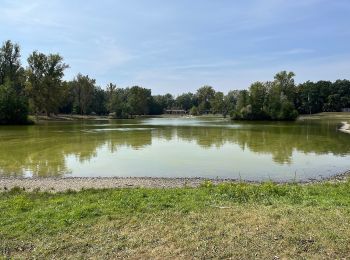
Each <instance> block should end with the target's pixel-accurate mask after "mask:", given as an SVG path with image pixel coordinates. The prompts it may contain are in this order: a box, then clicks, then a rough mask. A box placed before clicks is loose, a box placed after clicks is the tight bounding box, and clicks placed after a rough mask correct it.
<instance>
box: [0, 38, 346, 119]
mask: <svg viewBox="0 0 350 260" xmlns="http://www.w3.org/2000/svg"><path fill="white" fill-rule="evenodd" d="M27 62H28V65H27V67H26V68H24V67H23V66H22V65H21V62H20V47H19V46H18V45H17V44H14V43H12V42H11V41H6V42H5V43H4V44H3V45H2V47H1V49H0V124H21V123H26V122H27V118H28V114H32V115H39V114H46V115H47V116H50V115H52V114H58V113H65V114H82V115H91V114H97V115H110V116H113V117H115V118H130V117H134V116H135V115H159V114H162V113H164V111H165V110H166V109H182V110H185V111H186V112H188V113H189V114H192V115H201V114H208V113H212V114H222V115H224V116H227V115H230V117H231V118H232V119H240V120H294V119H295V118H296V117H297V116H298V115H299V114H309V113H318V112H324V111H341V109H342V108H346V107H350V81H348V80H337V81H335V82H330V81H319V82H316V83H314V82H310V81H308V82H305V83H302V84H299V85H296V84H295V82H294V76H295V75H294V73H293V72H286V71H282V72H280V73H277V74H276V75H275V77H274V80H273V81H268V82H255V83H253V84H252V85H251V86H250V88H249V89H248V90H233V91H230V92H228V93H227V94H226V95H225V94H224V93H223V92H220V91H215V90H214V89H213V88H212V87H211V86H203V87H201V88H199V89H198V90H197V91H196V93H190V92H189V93H184V94H181V95H179V96H177V97H175V96H173V95H172V94H165V95H152V93H151V90H150V89H146V88H142V87H139V86H133V87H130V88H118V87H117V86H116V85H115V84H113V83H110V84H108V85H107V86H106V87H105V88H101V87H100V86H98V85H97V84H96V80H95V79H93V78H90V77H89V76H88V75H82V74H78V75H76V77H75V78H74V79H73V80H71V81H65V80H63V77H64V72H65V70H66V69H67V68H69V66H68V65H67V64H65V63H64V62H63V58H62V57H61V56H60V55H59V54H48V55H46V54H44V53H40V52H37V51H34V52H33V53H31V54H30V55H29V57H28V59H27Z"/></svg>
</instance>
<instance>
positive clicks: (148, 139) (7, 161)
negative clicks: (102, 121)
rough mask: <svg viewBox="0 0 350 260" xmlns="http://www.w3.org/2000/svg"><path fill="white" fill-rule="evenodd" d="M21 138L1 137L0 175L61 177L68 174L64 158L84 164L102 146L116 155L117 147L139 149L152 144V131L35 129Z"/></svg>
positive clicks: (94, 155)
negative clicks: (72, 157)
mask: <svg viewBox="0 0 350 260" xmlns="http://www.w3.org/2000/svg"><path fill="white" fill-rule="evenodd" d="M71 130H72V129H71ZM70 132H72V133H71V134H70ZM22 134H23V133H22ZM14 136H15V135H14ZM46 136H47V137H46ZM28 137H29V138H28ZM7 138H8V137H7ZM23 138H24V139H18V138H16V139H14V140H12V141H11V140H8V139H3V140H1V138H0V143H1V146H0V174H2V175H6V176H9V175H12V176H23V175H24V173H25V172H26V171H27V172H30V173H31V174H32V175H33V176H42V177H43V176H62V175H64V174H67V173H69V172H70V171H69V169H68V168H67V165H66V163H67V156H75V157H76V159H77V160H79V162H84V161H89V160H90V159H91V158H93V157H96V156H97V151H98V149H99V148H101V147H102V146H104V145H106V146H107V148H108V150H109V151H111V152H115V151H116V150H117V149H118V147H120V146H124V147H125V146H126V147H132V148H133V149H139V148H141V147H144V146H145V145H150V144H151V143H152V135H151V130H147V131H120V132H118V134H115V133H113V132H111V131H106V132H98V133H97V132H81V133H79V132H78V134H77V132H76V131H65V132H53V131H49V129H40V130H39V129H35V130H34V131H32V130H29V131H27V133H26V134H23ZM5 140H6V142H5Z"/></svg>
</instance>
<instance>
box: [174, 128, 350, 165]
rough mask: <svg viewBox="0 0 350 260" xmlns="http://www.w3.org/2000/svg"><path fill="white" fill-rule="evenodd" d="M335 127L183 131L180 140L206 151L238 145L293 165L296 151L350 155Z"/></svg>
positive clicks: (344, 138) (346, 142)
mask: <svg viewBox="0 0 350 260" xmlns="http://www.w3.org/2000/svg"><path fill="white" fill-rule="evenodd" d="M335 128H336V127H335V125H334V124H331V125H327V124H324V125H321V124H309V125H298V124H293V125H291V124H290V125H288V124H287V125H263V124H261V125H254V126H251V127H249V125H248V126H246V127H244V128H241V129H235V130H232V129H230V128H214V127H213V128H197V127H190V128H181V129H178V131H177V136H178V137H180V138H181V139H183V140H187V141H195V142H196V143H197V144H198V145H200V146H201V147H204V148H210V147H213V146H214V147H220V146H222V145H224V144H225V143H233V144H238V145H239V146H240V148H241V149H242V150H244V149H246V148H248V149H249V150H250V151H252V152H255V153H261V154H271V155H272V157H273V160H274V161H275V162H277V163H288V162H291V159H292V154H293V151H294V150H296V151H299V152H303V153H315V154H326V153H332V154H335V155H346V154H348V153H349V152H350V139H349V136H346V135H345V134H341V133H337V132H336V131H335Z"/></svg>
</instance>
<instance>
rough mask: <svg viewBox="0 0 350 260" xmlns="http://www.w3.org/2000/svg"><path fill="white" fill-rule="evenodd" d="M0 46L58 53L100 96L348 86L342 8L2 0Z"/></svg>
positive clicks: (194, 0) (348, 49)
mask: <svg viewBox="0 0 350 260" xmlns="http://www.w3.org/2000/svg"><path fill="white" fill-rule="evenodd" d="M0 1H1V5H0V36H1V37H0V39H1V40H2V41H5V40H7V39H11V40H13V41H15V42H17V43H19V44H20V45H21V48H22V56H23V57H22V58H23V64H24V65H25V66H26V58H27V57H28V55H29V53H30V52H32V51H33V50H39V51H41V52H44V53H49V52H52V53H57V52H58V53H60V54H61V55H62V56H63V57H64V59H65V62H66V63H68V64H69V65H70V68H69V69H68V70H67V72H66V76H65V78H66V79H71V78H73V77H74V75H76V74H77V73H78V72H81V73H83V74H85V75H86V74H87V75H89V76H91V77H93V78H96V80H97V83H98V84H99V85H101V86H102V87H104V86H105V85H106V84H107V83H108V82H113V83H116V84H117V86H119V87H126V86H132V85H140V86H143V87H147V88H151V89H152V92H153V93H155V94H164V93H167V92H170V93H173V94H179V93H182V92H187V91H195V90H196V89H197V88H199V87H200V86H202V85H212V86H213V87H214V88H215V89H217V90H221V91H224V92H227V91H228V90H230V89H244V88H248V87H249V85H250V84H251V83H252V82H254V81H257V80H261V81H265V80H271V79H272V78H273V75H274V74H275V73H276V72H278V71H281V70H292V71H294V72H295V74H296V81H297V82H302V81H305V80H308V79H310V80H321V79H323V80H335V79H338V78H342V79H343V78H348V79H349V78H350V30H349V27H350V1H349V0H328V1H325V0H294V1H291V0H288V1H287V0H261V1H257V0H251V1H248V0H247V1H243V0H242V1H238V0H236V1H235V0H191V1H188V0H172V1H170V0H168V1H167V0H162V1H161V0H138V1H135V0H110V1H107V0H99V1H88V0H85V1H82V0H75V1H73V0H50V1H45V0H31V1H29V0H28V1H26V0H21V1H20V0H0Z"/></svg>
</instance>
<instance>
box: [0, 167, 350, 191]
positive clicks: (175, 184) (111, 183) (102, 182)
mask: <svg viewBox="0 0 350 260" xmlns="http://www.w3.org/2000/svg"><path fill="white" fill-rule="evenodd" d="M349 177H350V171H346V172H344V173H340V174H337V175H334V176H331V177H328V178H320V179H307V180H300V181H271V182H273V183H277V184H281V185H282V184H299V185H310V184H317V183H323V182H331V183H332V182H344V181H347V180H348V179H349ZM205 181H210V182H211V183H212V184H213V185H218V184H220V183H247V184H252V185H259V184H261V183H264V182H267V181H249V180H238V179H229V178H222V179H219V178H203V177H192V178H190V177H189V178H181V177H174V178H167V177H34V178H28V177H0V192H3V191H7V190H11V189H12V188H15V187H19V188H21V189H23V190H26V191H28V192H30V191H48V192H64V191H68V190H73V191H80V190H82V189H115V188H158V189H170V188H185V187H187V188H197V187H200V185H201V184H203V182H205Z"/></svg>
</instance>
